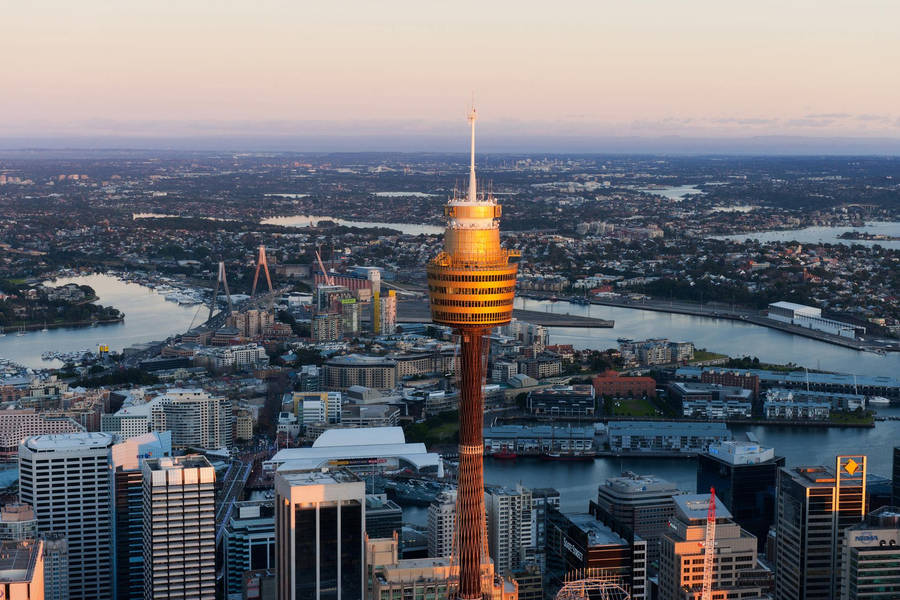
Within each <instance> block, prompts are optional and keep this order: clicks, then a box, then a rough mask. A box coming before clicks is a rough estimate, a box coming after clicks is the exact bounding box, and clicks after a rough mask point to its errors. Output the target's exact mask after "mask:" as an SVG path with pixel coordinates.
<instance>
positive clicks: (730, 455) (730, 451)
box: [709, 441, 775, 465]
mask: <svg viewBox="0 0 900 600" xmlns="http://www.w3.org/2000/svg"><path fill="white" fill-rule="evenodd" d="M709 454H710V455H711V456H715V457H716V458H719V459H721V460H724V461H725V462H727V463H730V464H732V465H755V464H759V463H764V462H768V461H770V460H772V459H774V458H775V449H774V448H767V447H765V446H761V445H759V444H757V443H755V442H742V441H734V442H717V443H712V444H710V445H709Z"/></svg>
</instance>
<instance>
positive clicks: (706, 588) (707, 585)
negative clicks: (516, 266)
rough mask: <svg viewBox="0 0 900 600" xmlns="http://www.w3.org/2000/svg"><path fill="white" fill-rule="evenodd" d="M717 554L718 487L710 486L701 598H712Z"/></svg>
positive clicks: (704, 599) (706, 599)
mask: <svg viewBox="0 0 900 600" xmlns="http://www.w3.org/2000/svg"><path fill="white" fill-rule="evenodd" d="M715 554H716V488H712V487H711V488H709V508H708V509H707V511H706V539H705V540H704V542H703V591H701V592H700V600H712V583H713V563H714V562H715Z"/></svg>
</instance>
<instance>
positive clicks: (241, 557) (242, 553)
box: [223, 500, 275, 597]
mask: <svg viewBox="0 0 900 600" xmlns="http://www.w3.org/2000/svg"><path fill="white" fill-rule="evenodd" d="M223 541H224V544H225V594H226V596H227V597H230V596H232V595H239V594H241V592H242V586H243V576H244V573H245V572H247V571H258V570H261V569H274V568H275V509H274V507H273V506H272V501H271V500H263V501H256V502H238V503H236V504H235V505H234V511H233V512H232V514H231V519H229V521H228V525H227V526H226V527H225V537H224V540H223Z"/></svg>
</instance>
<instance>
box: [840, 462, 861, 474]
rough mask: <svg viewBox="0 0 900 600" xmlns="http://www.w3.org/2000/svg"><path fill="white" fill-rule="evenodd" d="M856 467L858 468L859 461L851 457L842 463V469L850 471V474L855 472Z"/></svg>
mask: <svg viewBox="0 0 900 600" xmlns="http://www.w3.org/2000/svg"><path fill="white" fill-rule="evenodd" d="M857 469H859V463H858V462H856V461H855V460H853V459H852V458H851V459H849V460H848V461H847V462H846V463H845V464H844V470H845V471H847V472H848V473H850V474H851V475H853V474H854V473H856V470H857Z"/></svg>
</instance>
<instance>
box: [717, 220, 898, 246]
mask: <svg viewBox="0 0 900 600" xmlns="http://www.w3.org/2000/svg"><path fill="white" fill-rule="evenodd" d="M846 231H855V232H859V233H863V232H865V233H872V234H880V235H888V236H893V237H900V222H896V221H872V222H871V223H866V224H865V225H864V226H862V227H850V226H847V225H843V226H839V227H806V228H804V229H788V230H779V231H756V232H753V233H742V234H738V235H717V236H713V238H714V239H722V240H734V241H736V242H745V241H747V240H759V241H760V242H762V243H766V242H792V241H798V242H801V243H803V244H843V245H845V246H849V245H853V244H860V245H863V246H874V245H875V244H879V245H880V246H881V247H883V248H893V249H895V250H900V240H845V239H842V238H839V237H838V236H839V235H841V234H842V233H844V232H846Z"/></svg>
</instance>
